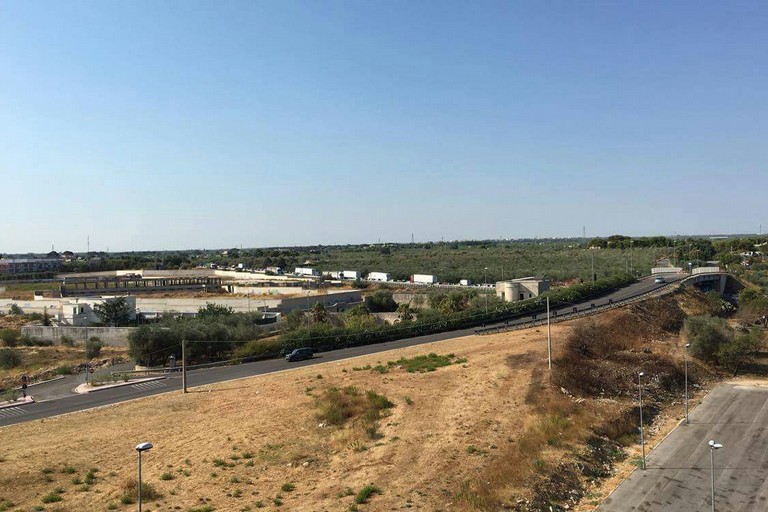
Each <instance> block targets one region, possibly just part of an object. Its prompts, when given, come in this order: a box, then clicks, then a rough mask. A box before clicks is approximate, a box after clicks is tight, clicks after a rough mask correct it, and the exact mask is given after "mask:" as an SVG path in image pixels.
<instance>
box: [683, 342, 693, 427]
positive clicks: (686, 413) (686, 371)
mask: <svg viewBox="0 0 768 512" xmlns="http://www.w3.org/2000/svg"><path fill="white" fill-rule="evenodd" d="M690 346H691V344H690V343H686V344H685V351H683V363H684V365H685V424H686V425H688V423H690V422H689V421H688V357H687V356H688V348H689V347H690Z"/></svg>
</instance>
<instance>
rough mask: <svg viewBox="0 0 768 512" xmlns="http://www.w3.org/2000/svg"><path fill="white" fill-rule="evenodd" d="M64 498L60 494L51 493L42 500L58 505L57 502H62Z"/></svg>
mask: <svg viewBox="0 0 768 512" xmlns="http://www.w3.org/2000/svg"><path fill="white" fill-rule="evenodd" d="M63 499H64V498H62V497H61V496H60V495H59V494H58V493H55V492H49V493H48V494H46V495H45V496H43V498H42V500H41V501H42V502H43V503H56V502H57V501H61V500H63Z"/></svg>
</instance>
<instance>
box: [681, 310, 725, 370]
mask: <svg viewBox="0 0 768 512" xmlns="http://www.w3.org/2000/svg"><path fill="white" fill-rule="evenodd" d="M684 333H685V338H686V340H687V341H688V342H689V343H690V344H691V354H693V355H694V356H695V357H698V358H699V359H703V360H705V361H710V362H716V361H717V357H718V352H719V351H720V347H721V346H723V345H725V344H728V343H730V342H731V340H733V329H731V328H730V327H729V326H728V323H727V322H726V321H725V320H724V319H722V318H715V317H711V316H691V317H688V318H686V319H685V324H684Z"/></svg>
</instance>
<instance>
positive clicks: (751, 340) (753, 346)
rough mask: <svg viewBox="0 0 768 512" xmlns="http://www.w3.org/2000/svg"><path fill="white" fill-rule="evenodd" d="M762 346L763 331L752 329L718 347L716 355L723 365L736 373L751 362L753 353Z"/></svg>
mask: <svg viewBox="0 0 768 512" xmlns="http://www.w3.org/2000/svg"><path fill="white" fill-rule="evenodd" d="M762 347H763V332H762V331H761V330H759V329H752V330H751V331H750V332H748V333H745V334H741V335H739V336H736V338H734V339H733V340H732V341H731V342H730V343H726V344H724V345H722V346H721V347H720V350H718V352H717V357H718V360H719V362H720V364H722V365H723V366H725V367H726V368H728V369H729V370H731V371H732V372H733V373H736V372H738V371H739V369H741V368H742V367H743V366H744V365H746V364H749V363H750V362H752V360H753V358H754V354H755V353H756V352H757V351H759V350H760V349H761V348H762Z"/></svg>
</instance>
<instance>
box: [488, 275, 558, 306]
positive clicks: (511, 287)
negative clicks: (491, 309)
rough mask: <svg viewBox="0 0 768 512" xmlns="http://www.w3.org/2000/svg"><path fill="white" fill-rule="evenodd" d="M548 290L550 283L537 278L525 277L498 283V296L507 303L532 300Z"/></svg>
mask: <svg viewBox="0 0 768 512" xmlns="http://www.w3.org/2000/svg"><path fill="white" fill-rule="evenodd" d="M547 290H549V281H547V280H546V279H536V278H535V277H523V278H520V279H512V280H510V281H498V282H497V283H496V296H497V297H499V298H500V299H501V300H503V301H505V302H517V301H519V300H526V299H531V298H533V297H538V296H539V295H541V294H542V293H544V292H546V291H547Z"/></svg>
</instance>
